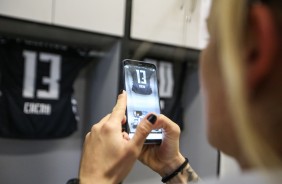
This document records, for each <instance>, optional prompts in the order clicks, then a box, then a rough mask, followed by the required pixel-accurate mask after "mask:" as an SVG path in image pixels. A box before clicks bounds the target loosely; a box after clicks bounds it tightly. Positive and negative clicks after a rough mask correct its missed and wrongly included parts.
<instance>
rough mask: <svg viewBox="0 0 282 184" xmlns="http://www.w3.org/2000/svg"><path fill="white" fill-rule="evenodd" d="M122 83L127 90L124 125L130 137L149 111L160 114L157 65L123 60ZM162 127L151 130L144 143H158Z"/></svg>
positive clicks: (160, 138)
mask: <svg viewBox="0 0 282 184" xmlns="http://www.w3.org/2000/svg"><path fill="white" fill-rule="evenodd" d="M123 83H124V89H125V90H126V92H127V109H126V116H127V122H126V126H125V127H124V128H125V130H126V131H127V133H128V134H129V137H130V138H132V137H133V136H134V133H135V131H136V128H137V126H138V124H139V123H140V121H141V120H142V119H143V118H144V117H145V116H146V115H147V114H148V113H150V112H153V113H156V114H160V100H159V90H158V78H157V67H156V66H155V65H154V64H152V63H147V62H141V61H136V60H129V59H126V60H124V61H123ZM162 137H163V134H162V129H157V130H152V131H151V133H150V134H149V135H148V137H147V138H146V141H145V144H160V143H161V141H162Z"/></svg>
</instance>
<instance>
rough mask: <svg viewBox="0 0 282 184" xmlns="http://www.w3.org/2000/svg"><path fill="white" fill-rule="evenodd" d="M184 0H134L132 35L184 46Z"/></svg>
mask: <svg viewBox="0 0 282 184" xmlns="http://www.w3.org/2000/svg"><path fill="white" fill-rule="evenodd" d="M183 5H184V0H133V5H132V20H131V37H132V38H133V39H138V40H147V41H152V42H158V43H164V44H170V45H177V46H184V44H185V43H184V40H183V38H184V37H183V35H184V34H185V31H186V30H185V29H184V18H185V17H184V6H183Z"/></svg>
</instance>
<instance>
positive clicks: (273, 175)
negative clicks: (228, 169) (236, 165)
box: [203, 170, 282, 184]
mask: <svg viewBox="0 0 282 184" xmlns="http://www.w3.org/2000/svg"><path fill="white" fill-rule="evenodd" d="M281 181H282V170H279V171H267V172H263V171H252V172H246V173H242V174H239V175H234V176H229V177H225V178H222V179H220V180H216V179H213V180H206V181H204V182H203V184H241V183H247V184H265V183H269V184H280V183H281Z"/></svg>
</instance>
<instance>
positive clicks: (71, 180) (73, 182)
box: [67, 178, 79, 184]
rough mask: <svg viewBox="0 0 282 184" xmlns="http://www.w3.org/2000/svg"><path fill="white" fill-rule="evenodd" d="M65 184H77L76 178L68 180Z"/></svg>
mask: <svg viewBox="0 0 282 184" xmlns="http://www.w3.org/2000/svg"><path fill="white" fill-rule="evenodd" d="M67 184H79V179H78V178H73V179H70V180H68V182H67Z"/></svg>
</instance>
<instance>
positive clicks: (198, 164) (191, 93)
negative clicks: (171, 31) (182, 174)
mask: <svg viewBox="0 0 282 184" xmlns="http://www.w3.org/2000/svg"><path fill="white" fill-rule="evenodd" d="M187 70H189V71H188V72H189V74H188V76H187V78H186V80H185V84H184V85H185V87H184V92H183V94H184V95H183V99H182V102H183V105H184V107H185V111H184V114H185V116H184V121H185V122H184V130H183V131H182V134H181V138H180V149H181V152H182V154H183V155H184V156H187V157H188V158H189V160H190V163H191V165H192V167H193V169H194V170H195V171H196V172H197V173H198V174H199V175H200V177H201V178H202V179H205V178H213V177H216V175H217V151H216V150H215V149H214V148H212V147H211V146H210V145H209V144H208V142H207V138H206V134H205V119H204V117H203V104H202V96H201V92H200V87H199V73H198V70H197V69H189V68H187ZM123 183H124V184H143V183H156V184H161V183H162V182H161V177H160V176H159V175H158V174H156V173H154V172H152V171H151V170H150V169H149V168H147V167H146V166H144V165H142V164H141V163H140V162H138V163H136V165H135V166H134V168H133V170H132V171H131V173H130V174H129V176H128V177H127V178H126V179H125V181H124V182H123Z"/></svg>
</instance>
